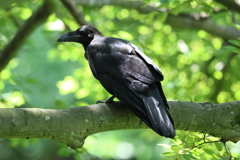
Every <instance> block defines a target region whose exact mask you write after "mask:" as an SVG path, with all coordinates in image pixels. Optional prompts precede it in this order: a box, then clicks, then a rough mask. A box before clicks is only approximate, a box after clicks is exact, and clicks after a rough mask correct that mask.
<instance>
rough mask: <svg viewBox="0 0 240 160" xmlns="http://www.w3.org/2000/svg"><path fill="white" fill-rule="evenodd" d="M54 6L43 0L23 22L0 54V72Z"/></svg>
mask: <svg viewBox="0 0 240 160" xmlns="http://www.w3.org/2000/svg"><path fill="white" fill-rule="evenodd" d="M54 6H55V4H54V2H53V0H45V1H44V3H43V5H42V6H41V7H40V8H38V10H37V11H36V12H34V13H33V14H32V15H31V17H29V18H28V19H27V20H26V21H25V23H24V24H23V26H22V27H21V28H20V29H19V30H18V32H17V33H16V35H15V36H14V38H13V39H12V40H11V41H10V43H9V44H8V45H7V46H6V47H5V49H4V50H3V51H2V52H0V71H1V70H3V68H4V67H5V66H6V65H7V64H8V62H9V61H10V60H11V59H12V58H13V57H14V56H15V55H16V53H17V51H18V49H19V48H20V47H21V46H22V45H23V44H24V42H25V40H26V39H27V38H28V36H29V35H30V34H31V33H32V32H33V31H34V30H35V29H36V28H37V27H38V26H39V25H41V24H42V23H43V22H45V21H46V20H47V18H48V17H49V15H50V14H51V13H52V12H53V9H54Z"/></svg>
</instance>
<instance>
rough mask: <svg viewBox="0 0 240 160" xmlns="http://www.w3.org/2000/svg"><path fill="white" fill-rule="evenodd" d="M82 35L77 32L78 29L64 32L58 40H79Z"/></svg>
mask: <svg viewBox="0 0 240 160" xmlns="http://www.w3.org/2000/svg"><path fill="white" fill-rule="evenodd" d="M80 39H81V36H80V35H78V34H77V33H76V31H73V32H68V33H64V34H63V35H61V37H59V38H58V40H57V42H79V41H80Z"/></svg>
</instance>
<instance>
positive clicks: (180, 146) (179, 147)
mask: <svg viewBox="0 0 240 160" xmlns="http://www.w3.org/2000/svg"><path fill="white" fill-rule="evenodd" d="M182 148H183V146H182V145H172V146H171V150H173V151H176V152H178V151H179V150H181V149H182Z"/></svg>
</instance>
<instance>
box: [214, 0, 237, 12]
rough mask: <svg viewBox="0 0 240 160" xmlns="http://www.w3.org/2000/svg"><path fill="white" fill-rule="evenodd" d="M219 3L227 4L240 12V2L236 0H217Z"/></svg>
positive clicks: (231, 8) (229, 7)
mask: <svg viewBox="0 0 240 160" xmlns="http://www.w3.org/2000/svg"><path fill="white" fill-rule="evenodd" d="M215 1H216V2H218V3H221V4H222V5H224V6H226V7H227V8H228V9H230V10H232V11H235V12H238V13H240V2H237V1H236V0H215Z"/></svg>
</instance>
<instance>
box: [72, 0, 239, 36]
mask: <svg viewBox="0 0 240 160" xmlns="http://www.w3.org/2000/svg"><path fill="white" fill-rule="evenodd" d="M76 2H77V4H78V5H81V6H83V7H90V6H91V7H96V8H99V7H102V6H103V5H114V6H119V7H123V8H127V9H135V10H137V11H138V12H140V13H143V14H147V13H151V12H154V11H158V12H159V13H160V14H161V12H163V11H162V10H159V9H157V8H155V7H153V6H150V5H145V4H144V3H142V2H140V1H119V0H104V1H103V0H102V1H101V0H92V1H89V0H76ZM167 14H168V16H167V19H166V20H165V23H167V24H169V25H170V26H172V27H173V28H178V29H198V30H205V31H206V32H208V33H210V34H213V35H216V36H219V37H222V38H223V39H236V38H238V37H240V31H239V30H238V29H236V28H234V27H232V26H227V25H226V26H223V25H218V24H217V23H216V22H215V21H213V20H212V19H211V18H210V17H209V18H204V19H199V20H196V19H194V18H193V17H192V16H190V15H188V14H179V15H177V16H175V15H172V14H171V13H167Z"/></svg>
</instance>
